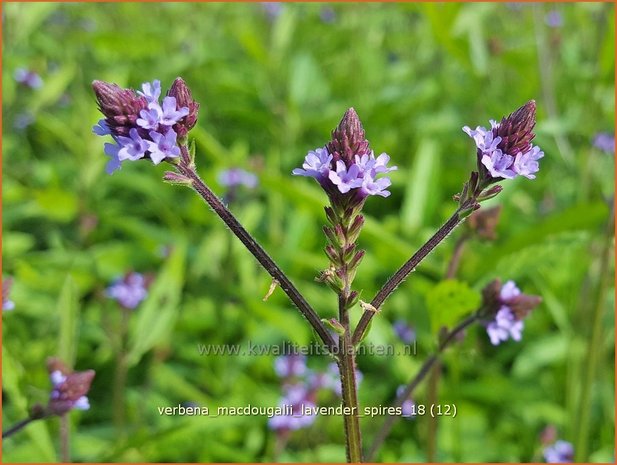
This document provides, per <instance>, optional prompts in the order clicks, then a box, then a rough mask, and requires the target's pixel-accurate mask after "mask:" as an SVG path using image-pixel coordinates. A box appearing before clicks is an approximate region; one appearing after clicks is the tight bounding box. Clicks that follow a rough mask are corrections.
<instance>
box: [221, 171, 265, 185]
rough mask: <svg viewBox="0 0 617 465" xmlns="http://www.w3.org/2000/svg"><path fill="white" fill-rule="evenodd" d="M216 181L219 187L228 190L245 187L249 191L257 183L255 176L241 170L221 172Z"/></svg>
mask: <svg viewBox="0 0 617 465" xmlns="http://www.w3.org/2000/svg"><path fill="white" fill-rule="evenodd" d="M217 180H218V182H219V184H220V185H221V186H224V187H229V188H233V187H237V186H245V187H248V188H249V189H254V188H255V187H257V183H258V180H257V176H255V175H254V174H253V173H249V172H248V171H246V170H243V169H242V168H230V169H227V170H224V171H221V172H220V173H219V175H218V177H217Z"/></svg>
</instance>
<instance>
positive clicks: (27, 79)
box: [14, 68, 43, 89]
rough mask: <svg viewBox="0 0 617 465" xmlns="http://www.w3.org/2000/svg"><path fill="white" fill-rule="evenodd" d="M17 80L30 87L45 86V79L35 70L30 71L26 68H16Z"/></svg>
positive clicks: (15, 75)
mask: <svg viewBox="0 0 617 465" xmlns="http://www.w3.org/2000/svg"><path fill="white" fill-rule="evenodd" d="M14 77H15V81H17V82H18V83H19V84H22V85H24V86H26V87H29V88H30V89H39V88H40V87H42V86H43V79H42V78H41V76H39V75H38V74H37V73H35V72H34V71H30V70H28V69H26V68H17V69H16V70H15V74H14Z"/></svg>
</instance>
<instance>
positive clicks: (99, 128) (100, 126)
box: [92, 119, 111, 136]
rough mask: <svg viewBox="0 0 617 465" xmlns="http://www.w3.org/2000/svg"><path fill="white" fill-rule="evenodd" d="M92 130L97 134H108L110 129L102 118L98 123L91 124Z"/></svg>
mask: <svg viewBox="0 0 617 465" xmlns="http://www.w3.org/2000/svg"><path fill="white" fill-rule="evenodd" d="M92 132H93V133H94V134H96V135H97V136H109V135H110V134H111V131H110V129H109V126H108V125H107V123H106V122H105V120H104V119H100V120H99V122H98V123H96V124H95V125H94V126H92Z"/></svg>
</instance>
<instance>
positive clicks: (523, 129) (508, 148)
mask: <svg viewBox="0 0 617 465" xmlns="http://www.w3.org/2000/svg"><path fill="white" fill-rule="evenodd" d="M535 125H536V101H535V100H530V101H529V102H527V103H526V104H525V105H523V106H522V107H520V108H519V109H518V110H516V111H515V112H514V113H511V114H510V115H509V116H507V117H504V118H502V119H501V122H500V123H499V125H498V126H497V127H494V128H493V136H494V137H497V136H499V137H501V142H500V143H499V145H498V146H497V147H498V148H499V149H501V151H502V152H503V153H508V154H510V155H512V156H515V155H516V154H517V153H519V152H520V153H527V152H528V151H529V150H531V141H532V140H533V138H534V137H535V136H536V135H535V134H534V133H533V128H534V127H535Z"/></svg>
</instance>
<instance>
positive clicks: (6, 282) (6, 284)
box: [2, 278, 15, 312]
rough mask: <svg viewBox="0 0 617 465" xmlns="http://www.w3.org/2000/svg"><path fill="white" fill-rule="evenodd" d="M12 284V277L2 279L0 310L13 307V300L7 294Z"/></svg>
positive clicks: (7, 309) (9, 309)
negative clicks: (0, 304) (0, 303)
mask: <svg viewBox="0 0 617 465" xmlns="http://www.w3.org/2000/svg"><path fill="white" fill-rule="evenodd" d="M12 286H13V279H12V278H6V279H3V280H2V311H3V312H6V311H11V310H14V309H15V302H13V301H12V300H11V299H10V298H9V295H10V293H11V287H12Z"/></svg>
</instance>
